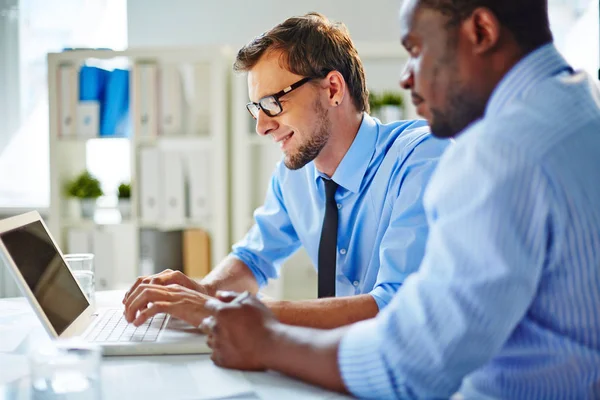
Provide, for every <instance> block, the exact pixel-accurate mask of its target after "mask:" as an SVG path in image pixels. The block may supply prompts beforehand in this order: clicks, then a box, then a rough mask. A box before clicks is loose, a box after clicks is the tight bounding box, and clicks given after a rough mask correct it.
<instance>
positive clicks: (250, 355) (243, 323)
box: [200, 292, 279, 370]
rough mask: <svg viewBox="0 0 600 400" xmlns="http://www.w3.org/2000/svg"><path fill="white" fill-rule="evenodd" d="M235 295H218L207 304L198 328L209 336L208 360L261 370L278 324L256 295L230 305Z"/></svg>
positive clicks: (218, 363)
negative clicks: (207, 314)
mask: <svg viewBox="0 0 600 400" xmlns="http://www.w3.org/2000/svg"><path fill="white" fill-rule="evenodd" d="M237 296H238V294H237V293H234V292H217V299H218V300H217V299H212V300H209V301H207V302H206V304H205V308H206V310H207V311H208V313H209V314H210V315H211V316H210V317H208V318H206V319H204V321H203V322H202V325H201V326H200V328H201V329H202V330H203V331H204V332H205V333H206V334H207V335H208V346H209V347H210V348H211V349H212V350H213V353H212V356H211V359H212V360H213V362H214V363H215V364H216V365H218V366H220V367H224V368H235V369H241V370H264V369H266V368H267V366H266V365H265V362H264V360H265V355H266V354H267V353H268V352H269V350H270V347H271V343H272V341H273V340H274V337H275V327H276V326H277V325H278V324H279V322H278V321H277V319H276V318H275V316H274V315H273V313H272V312H271V311H270V310H269V309H268V308H267V307H266V306H265V305H264V304H263V303H261V302H260V301H259V300H258V299H257V298H256V297H255V296H248V297H247V298H245V299H244V300H242V301H241V302H232V301H233V300H234V299H235V298H236V297H237Z"/></svg>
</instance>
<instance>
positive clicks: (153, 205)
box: [139, 147, 163, 222]
mask: <svg viewBox="0 0 600 400" xmlns="http://www.w3.org/2000/svg"><path fill="white" fill-rule="evenodd" d="M139 152H140V157H139V160H140V163H139V176H140V180H139V182H140V217H141V219H142V220H143V221H144V222H158V221H159V220H160V218H161V204H160V201H161V196H160V191H161V188H160V182H161V179H162V176H163V175H162V173H161V157H160V151H159V150H158V149H156V148H152V147H145V148H141V149H140V150H139Z"/></svg>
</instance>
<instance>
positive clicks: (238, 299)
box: [230, 290, 250, 304]
mask: <svg viewBox="0 0 600 400" xmlns="http://www.w3.org/2000/svg"><path fill="white" fill-rule="evenodd" d="M248 297H250V292H249V291H247V290H246V291H244V292H242V293H240V294H238V295H237V296H236V298H235V299H233V300H231V302H230V304H240V303H241V302H242V301H244V300H246V299H247V298H248Z"/></svg>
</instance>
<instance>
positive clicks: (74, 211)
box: [64, 197, 81, 221]
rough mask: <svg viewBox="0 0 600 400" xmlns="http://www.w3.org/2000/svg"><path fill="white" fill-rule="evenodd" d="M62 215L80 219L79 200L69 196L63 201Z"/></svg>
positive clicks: (75, 219) (74, 219) (71, 218)
mask: <svg viewBox="0 0 600 400" xmlns="http://www.w3.org/2000/svg"><path fill="white" fill-rule="evenodd" d="M64 204H65V208H64V215H65V217H66V218H68V219H70V220H73V221H77V220H79V219H81V201H80V200H79V199H77V198H75V197H69V198H67V199H66V201H65V203H64Z"/></svg>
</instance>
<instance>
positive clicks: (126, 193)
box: [118, 182, 131, 199]
mask: <svg viewBox="0 0 600 400" xmlns="http://www.w3.org/2000/svg"><path fill="white" fill-rule="evenodd" d="M118 197H119V199H129V198H131V184H129V183H125V182H123V183H121V184H120V185H119V188H118Z"/></svg>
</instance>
